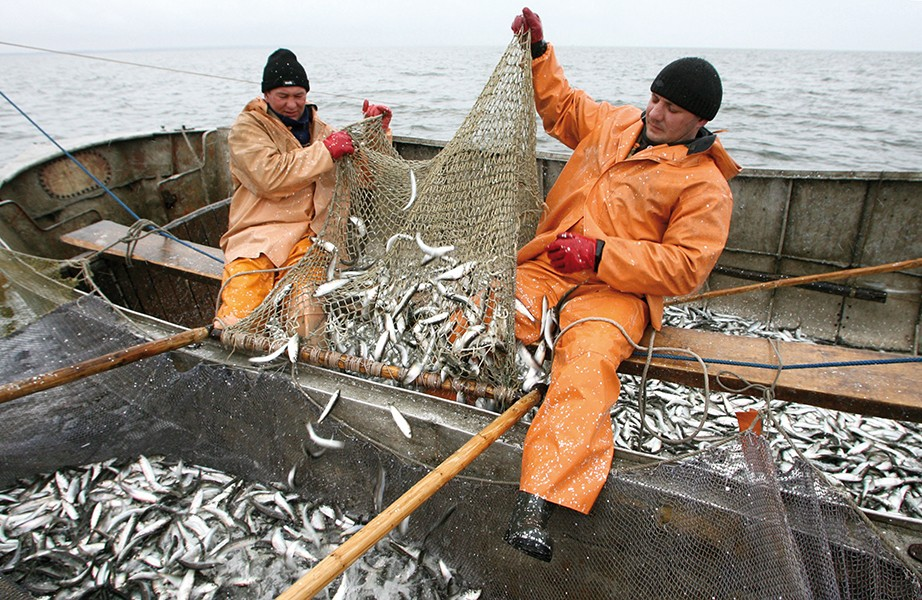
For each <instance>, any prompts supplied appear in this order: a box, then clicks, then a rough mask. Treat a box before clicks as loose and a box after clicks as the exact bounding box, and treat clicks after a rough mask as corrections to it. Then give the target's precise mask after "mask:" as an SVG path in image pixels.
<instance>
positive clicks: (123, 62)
mask: <svg viewBox="0 0 922 600" xmlns="http://www.w3.org/2000/svg"><path fill="white" fill-rule="evenodd" d="M0 46H11V47H13V48H24V49H26V50H37V51H38V52H47V53H49V54H60V55H62V56H72V57H75V58H83V59H87V60H97V61H100V62H109V63H115V64H119V65H128V66H130V67H141V68H144V69H155V70H158V71H167V72H170V73H178V74H180V75H192V76H195V77H208V78H211V79H222V80H224V81H233V82H235V83H245V84H247V85H253V86H256V85H259V84H260V82H259V81H252V80H250V79H240V78H238V77H225V76H223V75H214V74H211V73H201V72H198V71H187V70H184V69H174V68H172V67H161V66H158V65H148V64H144V63H137V62H131V61H127V60H118V59H115V58H104V57H102V56H93V55H90V54H79V53H77V52H65V51H63V50H52V49H50V48H41V47H39V46H27V45H25V44H15V43H13V42H3V41H0ZM311 94H314V95H315V96H329V97H331V98H346V99H348V100H355V101H362V100H363V99H364V98H360V97H358V96H349V95H347V94H333V93H330V92H316V91H312V92H311Z"/></svg>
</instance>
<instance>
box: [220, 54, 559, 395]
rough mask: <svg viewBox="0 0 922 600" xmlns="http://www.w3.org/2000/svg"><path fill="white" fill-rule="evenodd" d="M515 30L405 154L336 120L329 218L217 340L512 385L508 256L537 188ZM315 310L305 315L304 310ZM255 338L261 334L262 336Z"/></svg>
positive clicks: (532, 210) (361, 127) (377, 134)
mask: <svg viewBox="0 0 922 600" xmlns="http://www.w3.org/2000/svg"><path fill="white" fill-rule="evenodd" d="M530 63H531V55H530V53H529V50H528V45H527V40H524V39H519V38H516V39H513V41H512V43H511V44H510V45H509V47H508V48H507V49H506V52H505V53H504V54H503V56H502V58H501V60H500V62H499V64H498V65H497V66H496V68H495V70H494V72H493V74H492V76H491V77H490V80H489V81H488V83H487V84H486V86H485V87H484V90H483V92H482V93H481V95H480V97H479V98H478V99H477V101H476V103H475V104H474V106H473V108H472V109H471V112H470V113H469V115H468V116H467V118H466V119H465V121H464V123H463V124H462V125H461V127H460V128H459V130H458V132H457V133H456V134H455V136H454V138H453V139H452V140H451V141H450V142H449V143H448V144H447V145H446V146H445V148H444V149H443V150H441V151H440V152H439V154H438V155H437V156H436V157H435V158H433V159H431V160H428V161H408V160H404V159H403V158H401V157H400V156H398V155H397V153H396V151H395V150H394V149H393V147H392V146H391V145H390V144H389V143H388V141H387V139H386V138H385V136H384V133H383V130H382V128H381V126H380V123H379V121H378V120H369V121H363V122H361V123H359V124H357V125H353V126H351V127H349V128H348V131H349V132H350V133H351V135H352V136H353V138H354V140H356V142H357V151H356V153H355V154H354V155H352V156H351V157H348V158H344V159H341V160H340V161H339V163H338V166H337V186H336V190H335V193H334V199H333V203H332V206H331V209H330V214H329V218H328V219H327V221H326V225H325V227H324V229H323V231H322V232H321V235H320V236H319V238H318V239H317V240H316V244H315V245H314V246H313V247H312V248H311V249H310V251H309V252H308V254H307V255H306V256H305V257H304V259H303V260H302V261H301V262H300V263H299V264H298V265H297V266H296V267H294V268H293V269H292V270H291V271H290V272H289V273H288V274H286V276H285V277H284V278H283V279H282V280H281V281H280V282H279V284H278V285H277V286H276V288H275V289H274V290H273V292H272V293H270V294H269V296H268V297H267V298H266V300H265V301H264V302H263V304H262V305H261V306H259V307H258V308H257V309H256V310H255V311H254V312H253V313H252V314H251V315H250V316H249V317H247V318H246V319H244V320H242V321H241V322H240V323H238V324H237V325H235V326H232V327H230V328H228V330H227V331H226V332H225V333H224V338H222V339H223V340H224V341H225V342H226V343H230V344H233V345H237V346H243V347H248V348H254V347H258V344H257V343H256V342H257V340H261V341H262V342H264V344H263V345H264V346H268V347H276V346H279V345H281V344H284V343H285V342H286V341H287V340H288V339H289V337H290V336H291V335H293V334H294V333H296V332H297V333H300V334H301V336H302V337H303V338H305V339H303V340H302V345H305V346H313V347H316V348H323V349H329V350H332V351H335V352H338V353H342V354H344V355H347V356H350V357H356V358H360V359H368V360H372V361H375V362H377V363H384V364H388V365H396V366H398V367H400V368H402V369H404V370H403V371H401V375H402V377H401V379H405V380H406V381H411V380H414V379H415V378H416V377H417V376H418V375H420V374H421V373H427V374H430V375H432V374H435V375H437V376H438V377H439V379H440V380H445V379H446V378H460V379H476V380H479V381H481V382H487V383H490V384H493V385H498V386H514V387H515V388H516V389H518V387H519V385H520V384H519V383H517V381H518V379H519V377H518V373H517V369H516V366H515V357H516V352H515V337H514V333H515V332H514V307H513V301H514V293H515V254H516V250H517V248H518V247H519V246H520V245H521V243H522V242H524V241H525V240H526V239H527V237H528V236H529V235H530V234H531V233H533V232H534V229H535V225H536V223H537V219H538V217H539V216H540V209H541V200H540V196H539V190H538V179H537V172H536V168H535V117H534V102H533V100H532V86H531V68H530ZM318 309H321V310H322V314H323V315H324V317H318V316H317V315H318V314H321V310H318ZM266 342H268V343H266Z"/></svg>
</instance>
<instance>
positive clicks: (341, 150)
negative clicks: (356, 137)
mask: <svg viewBox="0 0 922 600" xmlns="http://www.w3.org/2000/svg"><path fill="white" fill-rule="evenodd" d="M323 145H324V146H326V147H327V150H329V151H330V156H332V157H333V160H337V159H339V158H341V157H343V156H345V155H347V154H352V153H353V152H355V146H353V145H352V138H351V137H350V136H349V134H348V133H346V132H345V131H334V132H333V133H331V134H330V135H328V136H327V137H326V139H324V140H323Z"/></svg>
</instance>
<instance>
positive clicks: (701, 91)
mask: <svg viewBox="0 0 922 600" xmlns="http://www.w3.org/2000/svg"><path fill="white" fill-rule="evenodd" d="M650 91H651V92H653V93H654V94H657V95H659V96H662V97H663V98H665V99H667V100H669V101H670V102H672V103H673V104H678V105H679V106H681V107H682V108H684V109H685V110H687V111H689V112H691V113H694V114H695V115H697V116H699V117H700V118H702V119H705V120H707V121H710V120H711V119H713V118H714V117H715V116H716V115H717V111H718V109H720V100H721V98H722V96H723V87H722V86H721V85H720V75H718V74H717V69H715V68H714V66H713V65H712V64H711V63H709V62H708V61H706V60H704V59H703V58H695V57H686V58H680V59H678V60H675V61H672V62H671V63H669V64H668V65H666V66H665V67H663V70H662V71H660V72H659V75H657V76H656V79H654V80H653V83H652V84H651V85H650Z"/></svg>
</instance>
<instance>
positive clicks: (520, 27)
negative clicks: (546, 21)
mask: <svg viewBox="0 0 922 600" xmlns="http://www.w3.org/2000/svg"><path fill="white" fill-rule="evenodd" d="M526 27H527V28H528V29H530V30H531V43H532V44H537V43H538V42H543V41H544V30H543V29H542V27H541V17H539V16H538V15H536V14H535V13H533V12H531V9H530V8H528V7H525V8H523V9H522V14H520V15H516V16H515V19H513V20H512V33H515V34H519V33H522V32H524V31H525V28H526Z"/></svg>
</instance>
